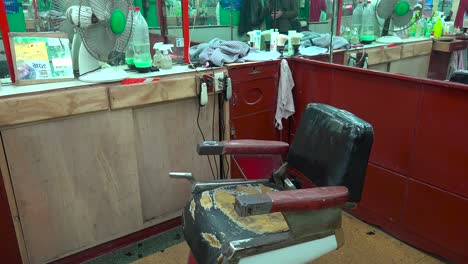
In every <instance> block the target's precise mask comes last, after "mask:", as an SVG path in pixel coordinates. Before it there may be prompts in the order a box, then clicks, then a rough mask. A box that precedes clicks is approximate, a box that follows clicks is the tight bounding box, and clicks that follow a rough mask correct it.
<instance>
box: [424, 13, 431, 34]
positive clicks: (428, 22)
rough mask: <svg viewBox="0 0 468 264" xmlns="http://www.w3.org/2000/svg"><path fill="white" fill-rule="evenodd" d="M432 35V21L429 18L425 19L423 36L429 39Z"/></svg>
mask: <svg viewBox="0 0 468 264" xmlns="http://www.w3.org/2000/svg"><path fill="white" fill-rule="evenodd" d="M431 34H432V19H431V18H430V17H429V18H428V19H427V23H426V32H425V36H426V37H430V36H431Z"/></svg>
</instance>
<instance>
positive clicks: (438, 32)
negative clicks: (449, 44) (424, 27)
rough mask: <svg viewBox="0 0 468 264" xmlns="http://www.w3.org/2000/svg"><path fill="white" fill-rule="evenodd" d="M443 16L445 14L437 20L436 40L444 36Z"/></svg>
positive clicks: (435, 27)
mask: <svg viewBox="0 0 468 264" xmlns="http://www.w3.org/2000/svg"><path fill="white" fill-rule="evenodd" d="M442 16H443V13H441V14H440V15H439V16H438V18H436V19H437V20H436V22H435V24H434V29H433V31H434V38H440V37H441V36H442V31H443V28H444V25H443V23H442Z"/></svg>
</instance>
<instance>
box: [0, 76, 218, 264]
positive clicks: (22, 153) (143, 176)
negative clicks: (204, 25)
mask: <svg viewBox="0 0 468 264" xmlns="http://www.w3.org/2000/svg"><path fill="white" fill-rule="evenodd" d="M215 71H224V69H218V70H215ZM205 73H210V74H211V73H212V70H209V72H205ZM200 74H203V72H202V73H193V72H192V73H182V74H176V75H171V76H165V77H164V76H163V77H161V81H159V82H155V83H146V84H137V85H128V86H122V85H120V84H106V85H93V86H86V87H81V88H71V89H58V90H51V91H43V92H37V93H26V94H21V95H11V96H5V97H0V133H1V141H0V147H1V148H2V149H3V150H4V151H2V152H0V169H1V175H2V178H3V183H4V186H2V185H1V184H0V194H1V196H3V192H5V194H6V196H7V198H8V204H9V207H10V211H11V218H12V220H13V224H14V226H15V230H16V236H17V240H18V244H19V248H20V251H21V255H22V261H23V263H46V262H50V261H52V260H55V259H59V258H62V257H64V256H67V255H70V254H73V253H76V252H79V251H82V250H84V249H87V248H90V247H93V246H96V245H99V244H102V243H104V242H107V241H110V240H112V239H115V238H118V237H122V236H125V235H128V234H131V233H133V232H136V231H139V230H142V229H144V228H147V227H150V226H153V225H155V224H158V223H161V222H163V221H167V220H169V219H173V218H175V217H178V216H179V215H180V213H181V209H182V208H183V207H184V206H185V204H186V202H187V201H188V199H189V197H190V186H189V184H188V182H185V181H178V180H173V179H170V178H169V177H168V173H169V172H170V171H191V172H193V173H194V176H195V177H197V178H199V179H212V178H213V176H212V174H211V169H210V167H209V165H208V162H207V160H206V157H199V156H198V155H197V154H196V147H195V146H196V144H197V143H198V142H200V141H201V140H202V137H201V135H200V133H199V132H198V127H197V113H198V109H199V107H198V99H197V98H196V96H197V89H196V88H195V87H196V84H197V78H198V76H199V75H200ZM215 98H216V97H215V96H213V95H211V96H210V103H209V106H207V107H204V108H202V109H201V112H200V125H201V127H202V130H203V131H204V134H205V136H206V137H207V139H212V136H211V131H212V127H213V126H215V129H216V131H218V128H219V124H218V116H217V111H213V105H214V104H213V102H214V100H215ZM213 113H216V115H215V116H214V117H213ZM213 120H214V121H213ZM217 138H218V136H217V135H215V136H214V139H217ZM0 183H1V181H0ZM3 187H4V190H3ZM2 217H4V216H3V215H2ZM8 243H12V242H11V241H9V242H8Z"/></svg>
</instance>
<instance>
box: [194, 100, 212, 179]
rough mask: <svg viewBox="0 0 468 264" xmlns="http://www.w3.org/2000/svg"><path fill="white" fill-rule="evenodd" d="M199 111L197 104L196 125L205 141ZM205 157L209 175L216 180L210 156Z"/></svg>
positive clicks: (199, 106)
mask: <svg viewBox="0 0 468 264" xmlns="http://www.w3.org/2000/svg"><path fill="white" fill-rule="evenodd" d="M200 112H201V105H198V114H197V126H198V130H199V131H200V134H201V136H202V139H203V141H206V139H205V134H204V133H203V130H202V128H201V126H200ZM206 158H207V159H208V163H209V164H210V169H211V175H212V176H213V180H216V177H215V173H214V171H213V165H212V164H211V159H210V156H206Z"/></svg>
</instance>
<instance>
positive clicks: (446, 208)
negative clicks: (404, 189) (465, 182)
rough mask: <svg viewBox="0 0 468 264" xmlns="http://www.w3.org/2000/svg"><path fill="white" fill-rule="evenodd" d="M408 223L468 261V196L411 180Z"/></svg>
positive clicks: (407, 213)
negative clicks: (466, 197) (465, 197)
mask: <svg viewBox="0 0 468 264" xmlns="http://www.w3.org/2000/svg"><path fill="white" fill-rule="evenodd" d="M407 202H408V205H407V208H406V212H405V217H404V225H405V226H406V228H407V229H408V230H410V231H411V232H414V233H417V234H419V235H420V236H422V237H424V238H425V239H427V240H428V241H431V242H432V243H434V244H435V245H438V246H439V247H441V248H443V250H444V251H448V252H451V251H453V252H458V255H459V256H458V257H457V259H454V260H455V261H457V262H459V263H467V262H466V261H468V251H467V249H468V239H467V238H468V227H467V221H468V200H467V199H464V198H461V197H459V196H456V195H453V194H450V193H448V192H445V191H443V190H440V189H437V188H434V187H431V186H429V185H427V184H424V183H421V182H417V181H414V180H409V185H408V199H407Z"/></svg>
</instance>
